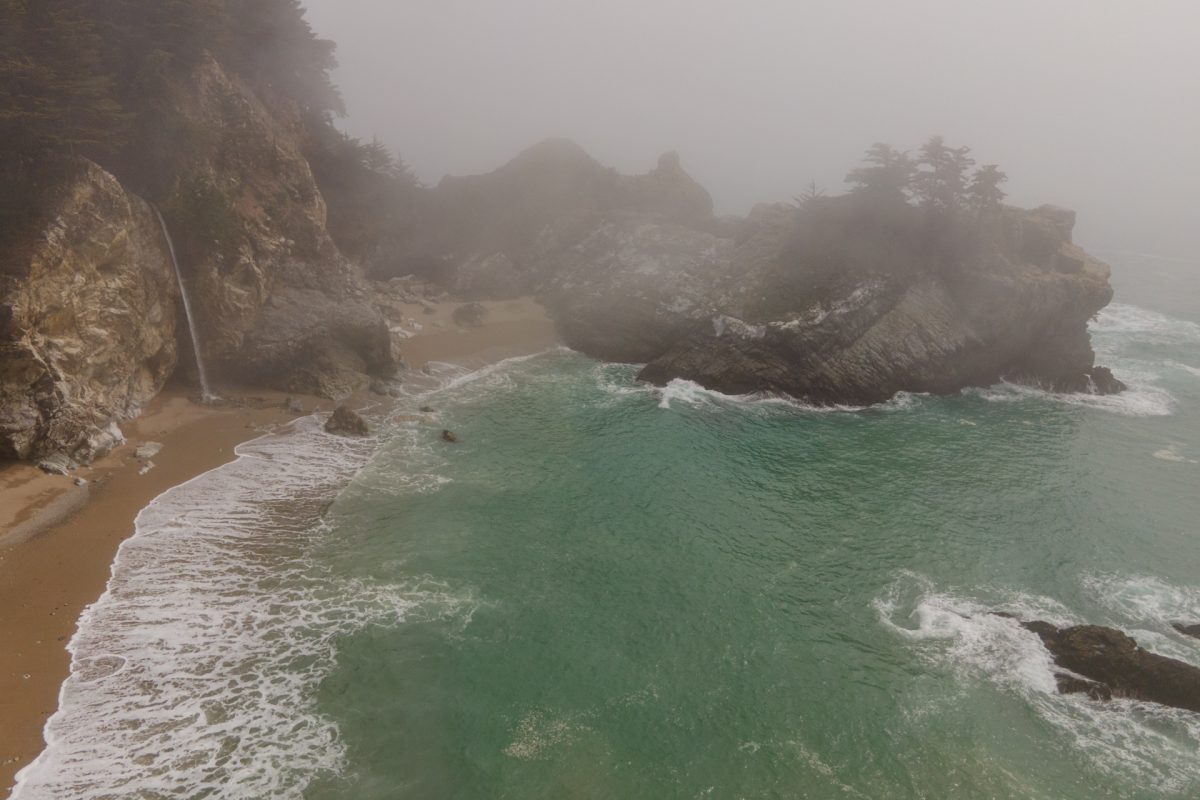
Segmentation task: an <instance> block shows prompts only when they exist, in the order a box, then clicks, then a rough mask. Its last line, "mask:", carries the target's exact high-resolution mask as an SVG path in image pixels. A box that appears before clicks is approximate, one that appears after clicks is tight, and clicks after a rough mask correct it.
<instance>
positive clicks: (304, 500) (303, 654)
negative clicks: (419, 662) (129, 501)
mask: <svg viewBox="0 0 1200 800" xmlns="http://www.w3.org/2000/svg"><path fill="white" fill-rule="evenodd" d="M539 355H540V354H539ZM533 357H536V356H533ZM523 360H526V359H524V358H519V359H509V360H507V361H504V362H500V363H497V364H492V365H489V366H487V367H484V368H482V369H476V370H470V369H464V368H460V367H454V366H452V365H446V364H436V365H433V366H432V367H431V369H430V370H429V371H428V373H429V374H427V375H425V376H422V379H413V380H410V381H408V382H407V383H406V385H405V388H404V390H403V392H402V395H405V396H404V397H402V398H401V400H400V407H399V408H397V410H396V411H395V412H394V414H393V415H392V419H391V420H390V422H389V421H387V420H383V419H375V420H374V422H375V426H376V428H377V430H380V431H381V433H380V434H378V435H376V436H373V437H367V438H360V439H351V438H343V437H338V436H333V435H330V434H327V433H325V431H324V430H323V427H322V423H323V421H324V420H323V418H322V417H319V416H312V417H306V418H303V419H300V420H298V421H296V422H295V423H293V424H292V425H291V426H289V429H288V430H287V431H285V432H283V433H280V434H272V435H267V436H264V437H261V438H259V439H256V440H254V441H251V442H248V443H245V444H242V445H240V446H239V447H238V448H237V449H236V455H237V458H236V460H234V461H233V462H231V463H229V464H226V465H224V466H222V467H219V468H217V469H215V470H212V471H210V472H207V473H205V474H203V475H200V476H198V477H196V478H194V479H192V480H191V481H188V482H187V483H184V484H181V485H180V486H176V487H174V488H172V489H170V490H168V491H167V492H165V493H164V494H162V495H160V496H159V497H158V498H157V499H155V500H154V501H153V502H152V503H150V505H148V506H147V507H146V508H145V509H143V510H142V512H141V513H140V514H139V515H138V517H137V520H136V523H135V533H134V535H133V536H132V537H130V538H129V539H127V540H126V541H125V542H124V543H123V544H122V545H121V547H120V549H119V551H118V554H117V557H116V559H115V561H114V563H113V567H112V576H111V578H110V580H109V582H108V587H107V590H106V591H105V593H104V594H103V595H102V596H101V598H100V599H99V600H98V601H97V602H96V603H95V604H93V605H92V606H90V607H89V608H88V609H87V610H86V611H85V612H84V613H83V614H82V615H81V617H80V620H79V625H78V630H77V632H76V634H75V635H74V636H73V637H72V639H71V642H70V644H69V645H68V650H69V652H70V653H71V656H72V663H71V674H70V676H69V677H68V679H67V680H66V682H65V683H64V684H63V686H62V688H61V690H60V694H59V708H58V710H57V712H56V713H55V714H54V715H53V716H52V717H51V718H50V720H49V721H48V722H47V725H46V730H45V735H46V741H47V747H46V749H45V750H44V751H43V752H42V754H41V755H40V756H39V757H38V759H37V760H36V761H35V762H34V763H32V764H30V765H29V766H27V767H26V768H25V769H23V770H22V771H21V772H20V773H19V774H18V776H17V786H16V789H15V790H14V794H13V798H14V800H40V799H41V798H62V797H72V798H111V797H166V796H187V797H199V796H225V797H271V798H299V797H302V796H303V792H304V790H305V788H306V787H307V786H308V785H309V784H310V783H311V782H312V781H313V780H314V779H315V778H317V777H318V776H321V775H332V774H336V773H337V772H338V771H339V770H341V769H342V767H343V765H344V757H345V754H344V749H343V745H342V742H341V738H340V734H339V732H338V729H337V726H336V724H335V723H334V721H333V720H331V719H328V718H327V717H324V716H322V715H321V714H320V713H318V711H317V710H316V700H315V693H316V690H317V688H318V686H319V685H320V683H321V681H322V680H323V679H324V677H325V676H326V675H328V674H329V673H330V672H331V671H332V670H333V668H334V667H335V666H336V658H337V645H338V641H339V640H340V639H342V638H343V637H345V636H347V635H349V634H352V633H354V632H355V631H357V630H359V629H361V628H362V627H363V626H365V625H370V624H385V625H394V624H399V623H400V622H402V621H403V620H405V619H406V618H408V617H409V616H410V615H412V614H414V613H424V611H425V610H434V613H437V614H439V615H440V614H445V613H458V611H457V610H456V609H459V607H460V606H461V607H466V606H469V605H470V604H471V602H473V601H471V599H470V598H462V597H456V596H452V595H450V594H448V593H447V592H446V591H445V588H444V587H439V586H437V585H434V584H430V583H429V582H428V581H425V582H422V583H418V584H416V585H413V586H392V585H373V584H368V583H365V582H363V581H361V580H349V579H345V578H342V577H339V576H338V575H336V574H334V573H333V572H332V571H331V570H330V568H328V567H326V566H322V565H321V564H320V563H318V562H317V560H315V559H313V558H312V557H311V555H312V553H313V551H314V548H316V547H319V546H320V544H321V542H322V541H323V540H324V539H325V538H326V537H327V535H328V527H327V525H326V524H325V522H324V521H323V516H324V515H325V513H326V512H327V510H328V509H329V508H330V506H331V505H332V504H333V503H334V501H335V500H337V499H338V498H339V495H340V494H341V493H342V492H343V491H344V489H345V487H346V486H347V485H348V484H350V483H351V481H352V479H354V478H355V476H356V475H358V474H359V473H360V472H361V471H362V470H363V468H364V466H365V465H367V464H368V463H369V462H370V461H371V458H372V456H373V454H375V453H376V452H377V451H378V449H379V448H380V446H381V445H383V444H385V443H386V442H388V441H391V440H393V439H397V440H399V441H401V442H404V441H406V440H410V439H412V438H413V437H414V436H415V432H416V429H417V427H418V424H417V423H414V422H413V420H414V419H415V418H416V415H415V413H414V412H415V406H416V404H417V403H419V402H422V401H427V400H429V399H432V398H434V397H437V396H438V395H439V393H441V392H443V391H445V390H447V389H453V388H459V387H465V386H467V385H469V384H471V383H473V382H475V381H481V379H489V380H490V381H493V382H494V381H496V380H505V379H506V376H505V369H506V367H507V366H509V365H511V364H513V363H517V362H520V361H523ZM482 382H484V383H486V382H487V381H482ZM388 477H389V479H392V480H394V479H395V478H396V477H397V476H395V475H389V476H388ZM406 479H408V480H410V483H409V484H408V485H406V486H402V487H400V489H402V490H407V491H413V490H416V491H426V490H432V489H436V488H437V487H438V486H440V485H441V484H442V483H444V479H443V478H441V477H440V476H439V475H437V473H436V471H435V470H433V471H425V472H418V473H415V474H413V475H409V476H406ZM374 488H376V489H377V488H379V487H378V486H376V487H374ZM467 618H469V609H468V615H467Z"/></svg>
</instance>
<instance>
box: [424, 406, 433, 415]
mask: <svg viewBox="0 0 1200 800" xmlns="http://www.w3.org/2000/svg"><path fill="white" fill-rule="evenodd" d="M421 413H422V414H432V413H434V409H433V406H421Z"/></svg>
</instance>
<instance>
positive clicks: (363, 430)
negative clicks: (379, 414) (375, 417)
mask: <svg viewBox="0 0 1200 800" xmlns="http://www.w3.org/2000/svg"><path fill="white" fill-rule="evenodd" d="M325 432H326V433H334V434H337V435H338V436H366V435H368V434H369V433H370V432H371V429H370V428H369V427H367V422H366V420H364V419H363V418H362V417H360V416H359V415H358V414H355V413H354V412H353V411H351V410H350V409H348V408H346V407H345V406H338V407H337V409H336V410H334V412H333V415H332V416H330V417H329V421H328V422H326V423H325Z"/></svg>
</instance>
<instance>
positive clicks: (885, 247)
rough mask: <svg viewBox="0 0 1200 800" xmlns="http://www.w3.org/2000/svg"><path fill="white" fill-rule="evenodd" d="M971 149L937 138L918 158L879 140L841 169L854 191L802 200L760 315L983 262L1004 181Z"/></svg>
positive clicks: (994, 234) (995, 231) (994, 236)
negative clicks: (866, 284) (873, 283)
mask: <svg viewBox="0 0 1200 800" xmlns="http://www.w3.org/2000/svg"><path fill="white" fill-rule="evenodd" d="M970 153H971V151H970V148H967V147H950V146H948V145H947V144H946V143H945V140H943V139H942V137H940V136H934V137H932V138H931V139H929V141H927V142H926V143H925V144H924V145H923V146H922V147H921V148H920V150H919V152H918V154H917V155H916V157H913V156H910V155H909V154H908V153H907V152H903V151H900V150H897V149H896V148H894V147H892V146H891V145H887V144H883V143H876V144H874V145H872V146H871V147H870V148H869V149H868V150H867V152H866V155H865V156H864V159H863V164H862V165H861V166H859V167H856V168H855V169H852V170H851V171H850V172H849V174H847V175H846V183H847V184H849V186H850V191H849V192H848V193H847V194H845V195H842V196H839V197H826V196H825V195H824V193H821V192H817V191H816V190H815V188H814V189H810V190H809V191H807V192H805V193H804V194H802V195H801V196H800V197H799V198H797V199H798V207H797V210H796V221H795V224H794V227H793V229H792V234H791V236H790V237H789V240H788V243H787V245H786V247H785V248H784V249H783V252H782V253H781V255H780V258H779V262H778V265H777V267H776V269H775V270H774V273H773V275H772V276H771V278H770V279H769V281H768V285H769V286H770V291H768V292H766V293H765V294H764V296H763V298H762V300H761V301H760V303H759V306H758V307H757V308H756V309H754V311H755V313H759V314H762V315H764V316H766V317H773V316H778V315H779V314H782V313H787V312H790V311H794V310H797V309H795V308H793V307H792V306H793V305H794V304H795V303H796V302H797V299H798V298H799V299H800V301H801V302H804V303H814V302H822V301H825V300H827V299H830V298H835V297H838V296H843V295H844V294H845V293H846V292H848V291H851V290H852V289H853V288H854V287H856V286H860V285H861V284H862V282H863V280H864V279H867V278H870V277H876V278H879V279H882V280H885V281H886V280H889V279H892V278H897V277H901V278H904V279H905V280H907V279H909V278H911V277H912V276H913V275H916V274H919V273H940V274H943V275H953V274H956V273H959V272H962V271H963V270H966V269H971V268H973V267H975V266H978V265H979V264H981V263H983V256H984V255H985V254H986V253H987V252H988V251H989V248H990V247H991V246H993V245H995V244H996V243H997V242H998V240H999V238H1000V230H1001V227H1002V226H1001V212H1002V210H1003V208H1004V197H1005V194H1004V192H1003V191H1002V190H1001V188H1000V187H1001V185H1002V184H1003V183H1004V182H1005V181H1007V180H1008V178H1007V176H1006V175H1005V174H1004V173H1003V172H1001V171H1000V168H999V167H998V166H997V165H995V164H987V165H984V166H982V167H979V168H978V169H974V170H972V168H973V167H974V166H975V161H974V159H972V158H971V155H970Z"/></svg>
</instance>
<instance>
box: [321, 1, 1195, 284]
mask: <svg viewBox="0 0 1200 800" xmlns="http://www.w3.org/2000/svg"><path fill="white" fill-rule="evenodd" d="M307 5H308V7H309V17H310V20H311V21H312V23H313V26H314V27H315V28H316V30H317V31H318V33H319V34H321V35H322V36H325V37H327V38H331V39H334V40H335V41H336V42H337V43H338V57H339V60H340V63H341V66H340V68H339V70H338V72H337V74H336V79H337V81H338V82H339V84H340V85H341V87H342V90H343V93H344V95H345V98H346V101H347V105H348V107H349V116H348V117H347V119H346V120H344V122H343V123H342V124H343V126H344V127H345V129H346V130H347V131H349V132H350V133H353V134H354V135H357V136H362V137H366V138H370V137H372V136H377V137H378V138H379V139H380V140H382V141H383V142H384V143H386V144H387V145H388V146H390V147H392V148H394V149H396V150H398V151H399V152H400V154H401V155H402V156H403V157H404V159H405V160H406V161H407V162H408V163H409V164H410V166H412V168H413V169H414V170H415V171H416V173H417V174H418V175H419V176H420V178H421V179H422V180H423V181H425V182H426V183H436V182H437V181H438V180H440V179H441V177H442V176H443V175H445V174H464V173H473V172H482V171H488V170H491V169H494V168H495V167H497V166H499V165H500V164H502V163H504V162H505V161H507V160H508V159H509V158H511V157H512V156H513V155H515V154H516V153H517V152H519V151H520V150H522V149H524V148H525V147H527V146H529V145H531V144H533V143H535V142H537V141H540V140H542V139H544V138H547V137H550V136H564V137H568V138H571V139H574V140H575V141H577V142H578V143H579V144H581V145H582V146H583V147H584V148H586V149H587V150H588V151H589V152H591V153H592V154H593V155H594V156H595V157H596V158H598V159H599V160H601V161H602V162H604V163H606V164H609V165H612V166H615V167H617V168H619V169H620V170H622V171H625V172H641V171H645V170H647V169H650V168H651V167H653V166H654V164H655V161H656V159H657V156H658V155H659V153H661V152H663V151H666V150H677V151H679V153H680V155H681V156H682V159H683V164H684V166H685V168H687V169H688V170H689V171H690V172H691V173H692V174H693V175H694V176H695V177H696V178H697V180H699V181H700V182H701V183H703V184H704V185H705V186H706V187H707V188H708V189H709V191H710V192H711V193H712V195H713V198H714V200H715V202H716V205H717V209H718V211H719V212H730V213H745V212H746V211H747V210H749V208H750V207H751V206H752V205H753V204H754V203H756V202H759V201H769V200H786V199H789V198H791V197H793V196H794V195H796V194H798V193H799V192H800V191H801V190H802V189H803V188H804V187H806V186H807V185H808V184H809V181H812V180H815V181H816V183H817V185H818V186H820V187H824V188H826V189H827V190H828V191H830V192H840V191H842V189H843V183H842V179H843V178H844V176H845V174H846V172H847V170H848V169H849V168H850V167H851V166H853V165H854V164H856V163H857V162H858V161H859V159H860V156H861V154H862V152H863V151H864V150H865V149H866V148H867V147H868V146H869V145H870V144H871V143H873V142H876V141H884V142H888V143H890V144H893V145H895V146H897V147H900V148H901V149H915V148H916V147H917V146H918V145H919V144H920V143H921V142H922V141H923V140H924V139H926V138H928V136H930V135H931V134H941V135H943V136H945V137H946V139H947V141H948V142H949V143H950V144H953V145H959V144H966V145H969V146H971V147H972V148H973V150H974V153H973V154H974V156H975V158H976V159H977V160H978V161H979V163H998V164H1000V165H1001V167H1002V168H1003V169H1004V170H1005V171H1006V172H1007V173H1008V175H1009V178H1010V180H1009V183H1008V186H1007V189H1008V191H1009V193H1010V201H1011V202H1014V203H1016V204H1019V205H1038V204H1041V203H1045V202H1048V203H1055V204H1058V205H1063V206H1067V207H1069V208H1074V209H1076V210H1077V211H1078V212H1079V226H1078V228H1077V239H1078V240H1079V241H1080V242H1081V243H1083V244H1085V245H1086V246H1088V247H1091V248H1094V249H1096V250H1097V251H1098V253H1099V254H1100V255H1102V256H1106V257H1109V258H1114V254H1119V253H1120V252H1123V251H1136V252H1142V253H1153V254H1157V255H1160V256H1164V257H1166V258H1171V259H1183V260H1185V261H1187V262H1191V263H1195V261H1196V259H1195V255H1194V254H1195V253H1197V252H1200V225H1197V220H1196V211H1197V206H1198V204H1197V201H1196V185H1197V183H1198V182H1200V155H1198V153H1200V145H1198V143H1200V48H1197V46H1196V43H1197V41H1200V4H1197V3H1195V2H1194V0H1174V1H1172V2H1165V1H1164V2H1145V3H1133V2H1127V1H1126V0H1057V1H1056V2H1051V3H1047V2H1045V1H1044V0H1008V1H1007V2H1003V3H1000V2H991V3H977V2H970V3H967V2H962V0H920V1H919V2H905V3H896V2H845V1H844V0H828V1H827V2H805V3H803V4H801V3H797V2H794V0H790V1H789V0H753V1H751V2H748V1H746V0H739V2H732V1H729V0H652V1H649V0H606V2H603V3H597V2H593V1H591V0H589V1H588V2H583V1H582V0H505V1H504V2H490V1H489V0H411V2H405V3H397V2H395V0H307ZM1114 260H1116V259H1115V258H1114Z"/></svg>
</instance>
